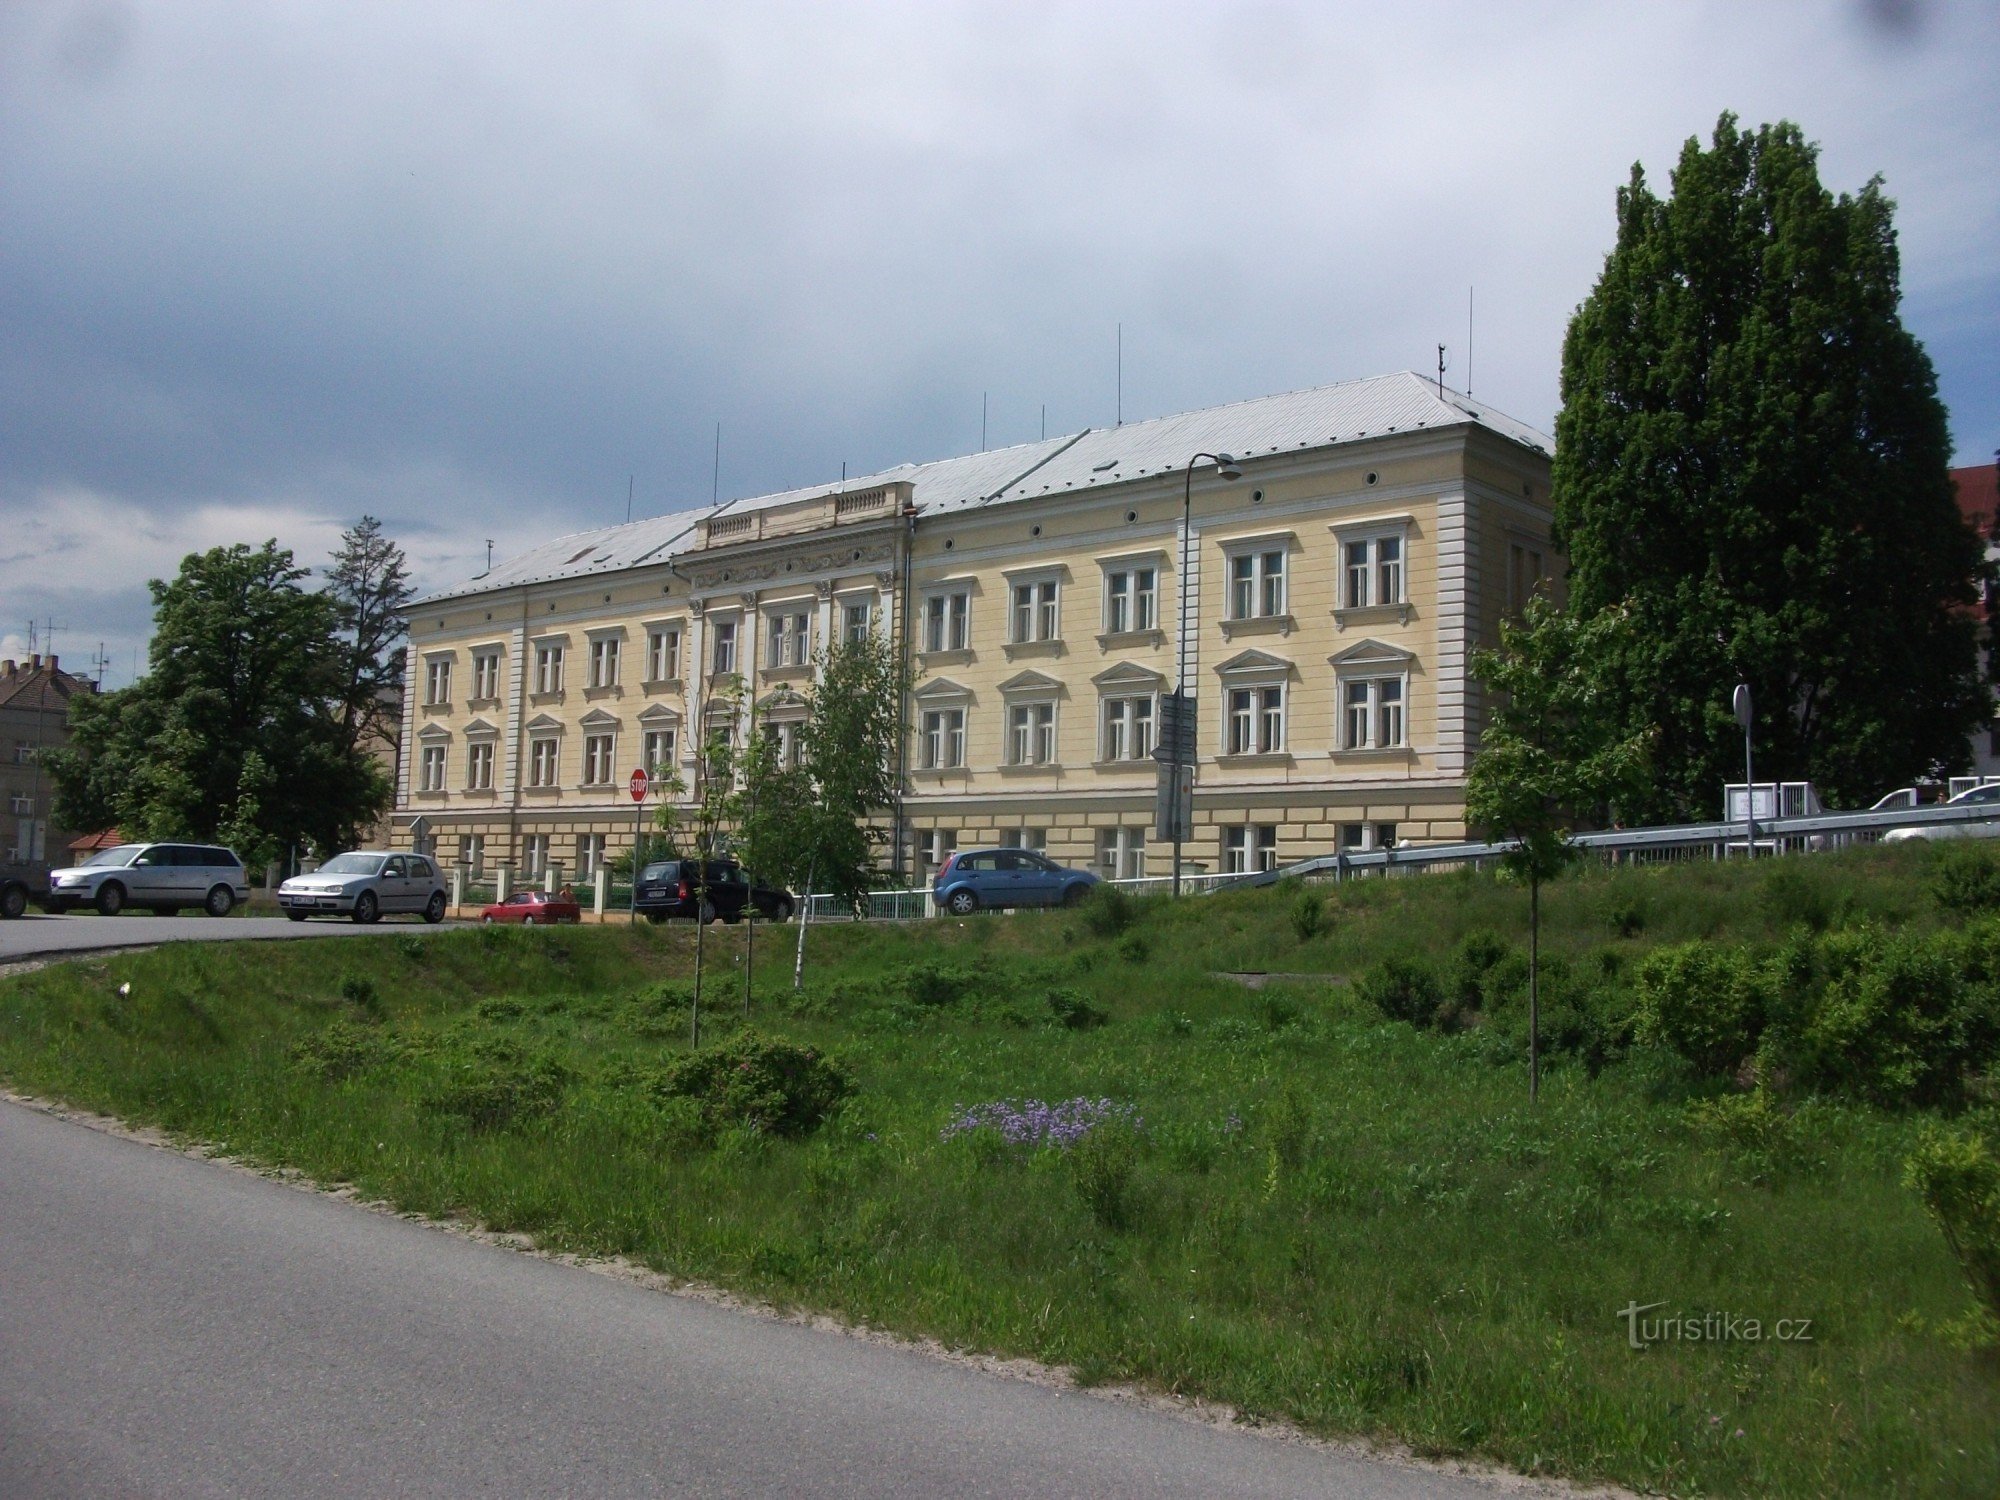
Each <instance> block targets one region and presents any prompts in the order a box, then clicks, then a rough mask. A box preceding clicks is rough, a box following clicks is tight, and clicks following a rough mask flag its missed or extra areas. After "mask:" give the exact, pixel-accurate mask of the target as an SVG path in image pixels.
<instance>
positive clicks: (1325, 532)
mask: <svg viewBox="0 0 2000 1500" xmlns="http://www.w3.org/2000/svg"><path fill="white" fill-rule="evenodd" d="M1552 447H1553V442H1552V440H1551V439H1550V438H1549V437H1548V436H1547V435H1545V434H1543V433H1540V432H1538V431H1536V430H1534V429H1532V428H1530V427H1527V426H1526V425H1524V424H1522V423H1520V422H1517V421H1515V420H1513V419H1512V418H1510V417H1507V416H1504V415H1502V414H1500V413H1498V412H1495V411H1493V410H1492V409H1491V408H1490V407H1489V406H1487V405H1485V404H1484V403H1481V402H1477V401H1474V400H1472V399H1470V398H1469V397H1467V396H1465V395H1463V394H1461V393H1458V392H1455V391H1452V390H1450V389H1448V388H1440V387H1439V386H1438V385H1437V383H1436V382H1434V381H1430V380H1427V379H1425V378H1424V377H1422V376H1419V375H1415V374H1409V373H1405V374H1397V375H1389V376H1383V377H1379V378H1374V379H1368V380H1358V381H1350V382H1347V383H1344V384H1341V385H1334V386H1327V387H1322V388H1318V389H1314V390H1307V391H1300V392H1294V393H1291V394H1288V395H1281V396H1271V397H1265V398H1261V399H1258V400H1253V401H1245V402H1239V403H1236V404H1234V405H1229V406H1222V407H1215V408H1211V409H1208V410H1204V411H1197V412H1190V413H1186V414H1183V415H1180V416H1174V417H1165V418H1160V419H1157V420H1152V421H1145V422H1135V423H1129V424H1126V425H1123V426H1118V427H1112V428H1097V429H1086V430H1084V431H1082V432H1078V433H1073V434H1068V435H1064V436H1061V437H1055V438H1049V439H1046V440H1044V441H1039V442H1034V443H1025V444H1021V445H1018V446H1015V447H1010V448H1005V449H998V450H993V451H989V452H984V453H978V454H972V455H967V456H965V457H961V458H953V459H946V460H942V461H939V462H934V463H924V464H905V465H902V466H900V467H898V468H895V469H890V470H887V471H885V472H883V473H880V474H875V475H871V476H869V477H867V478H865V479H856V480H850V481H847V482H845V483H842V484H835V485H820V486H815V487H812V488H809V489H801V490H794V491H789V492H785V493H782V494H776V495H768V496H761V497H758V498H755V499H748V500H740V501H734V502H729V503H726V504H724V505H721V506H715V507H704V508H702V509H698V510H693V511H688V512H684V513H681V514H677V515H669V516H663V517H658V518H654V519H651V520H644V521H637V522H633V523H631V524H629V525H625V526H617V527H610V528H606V529H604V530H599V531H591V532H584V533H579V534H577V535H574V536H569V537H564V538H561V539H560V540H558V541H554V542H551V543H548V544H546V545H544V546H542V547H539V548H536V549H535V550H533V551H531V552H529V553H527V554H525V555H523V556H521V557H518V558H515V559H513V560H511V561H509V562H505V563H502V564H499V565H497V566H495V567H494V568H493V569H492V570H491V571H490V572H487V573H484V574H481V575H480V576H478V577H476V578H474V579H471V580H469V581H468V582H467V583H465V584H463V585H461V586H459V587H456V588H453V589H449V590H446V591H443V592H441V593H438V594H435V595H433V596H431V597H429V598H426V599H421V600H418V601H417V602H415V603H414V604H412V605H411V607H410V609H409V611H408V622H409V627H410V670H409V672H408V674H407V695H406V702H405V712H404V718H403V725H404V733H403V738H402V746H403V748H402V753H401V756H400V759H399V763H398V773H397V814H396V821H397V824H398V826H399V828H401V829H404V830H407V829H408V828H409V826H410V824H411V822H412V820H413V819H415V818H417V817H418V816H421V817H422V818H423V819H424V825H425V827H426V828H427V829H428V832H429V835H430V838H431V840H432V847H433V849H434V851H435V852H436V853H437V854H438V855H439V856H440V857H442V858H444V859H445V860H447V861H455V862H458V863H460V864H462V865H465V866H469V867H471V868H473V869H484V868H488V867H491V866H494V865H498V864H502V863H504V864H508V865H510V866H512V867H513V868H515V869H517V870H519V871H522V872H524V873H526V874H528V875H530V876H533V875H535V874H538V873H540V872H542V871H544V870H545V869H546V868H547V867H548V866H549V865H550V864H551V863H560V864H561V865H562V866H563V868H564V870H565V871H566V872H568V873H571V874H574V875H577V876H587V875H588V874H589V873H590V871H591V870H592V869H593V868H594V867H595V865H596V864H597V863H598V862H599V861H601V860H603V859H604V858H606V857H607V856H608V855H610V854H614V853H616V852H618V851H619V850H620V849H622V848H626V847H629V844H630V841H631V838H632V834H633V809H632V804H631V803H630V801H629V800H628V798H627V796H626V792H625V782H626V778H627V777H628V775H629V773H630V772H631V771H632V770H633V769H635V768H639V767H646V768H649V769H662V770H667V771H670V772H673V773H676V774H678V775H679V776H680V777H681V778H682V779H683V780H685V781H689V782H692V780H693V774H694V771H695V766H694V753H695V750H696V748H697V744H698V741H699V740H700V738H701V737H702V736H703V735H704V734H708V733H716V732H720V733H725V734H729V735H732V736H743V735H747V734H749V733H752V732H758V733H765V734H769V735H771V736H772V737H773V738H775V739H777V740H778V741H779V743H780V745H781V747H782V746H784V745H785V744H787V743H788V742H789V736H790V735H791V734H792V733H793V731H794V727H795V726H796V724H797V723H798V722H799V720H800V719H801V718H802V717H803V714H804V694H805V693H806V692H807V691H809V689H810V686H811V681H812V677H813V672H814V665H813V663H814V658H815V655H816V653H818V652H819V651H820V649H821V648H822V647H823V646H825V645H826V644H827V643H828V642H831V641H837V640H840V639H842V638H845V637H849V636H852V635H854V634H857V633H859V632H864V631H882V632H886V633H887V634H888V636H889V638H890V639H891V640H893V641H894V642H895V643H896V645H897V647H898V649H899V651H901V652H902V653H903V654H904V655H905V656H906V658H907V659H908V660H909V661H910V662H911V663H912V665H913V667H914V669H915V682H916V685H915V688H914V691H913V693H912V695H911V701H910V704H909V711H908V714H907V716H906V731H907V739H906V753H905V756H904V762H905V763H904V765H903V767H902V768H901V771H902V779H903V786H904V794H903V798H902V803H901V805H900V806H899V807H898V808H896V809H893V810H891V816H892V820H893V822H894V825H895V827H896V829H897V838H896V847H895V849H894V850H893V851H891V858H892V861H893V863H894V864H895V866H896V867H897V868H898V869H899V870H900V871H901V872H902V873H903V874H904V875H905V878H908V879H911V880H917V881H921V880H926V879H928V877H929V875H930V873H931V872H932V871H933V870H934V869H935V867H936V865H937V864H938V863H940V862H941V861H942V860H943V858H944V857H945V855H946V854H947V853H949V852H950V851H951V850H952V849H954V848H963V847H969V846H972V845H975V844H996V843H997V844H1014V845H1020V846H1024V847H1029V848H1035V849H1040V850H1043V851H1045V852H1046V853H1047V854H1048V855H1050V856H1051V857H1052V858H1055V859H1058V860H1061V861H1063V862H1065V863H1070V864H1079V865H1082V864H1088V865H1092V866H1095V867H1096V868H1097V869H1099V870H1100V872H1102V873H1104V874H1106V875H1109V876H1116V877H1130V876H1139V875H1144V874H1153V875H1158V874H1163V873H1166V872H1167V871H1168V869H1169V868H1170V861H1169V859H1168V856H1167V853H1166V851H1165V850H1163V849H1161V848H1160V847H1159V846H1158V845H1157V843H1156V841H1155V840H1154V838H1153V833H1152V830H1153V825H1154V809H1155V788H1156V784H1157V769H1156V764H1155V762H1154V760H1153V758H1152V753H1151V752H1152V750H1153V748H1154V746H1155V744H1156V741H1157V736H1158V734H1159V730H1160V724H1161V719H1162V712H1161V702H1162V699H1163V696H1164V695H1166V694H1168V693H1169V692H1171V691H1172V690H1173V688H1174V687H1175V685H1176V682H1177V681H1179V680H1180V679H1182V677H1183V674H1184V675H1185V686H1186V689H1187V691H1188V692H1189V693H1190V694H1191V695H1192V696H1193V698H1194V701H1195V704H1196V711H1197V714H1198V730H1199V733H1198V745H1197V751H1198V757H1199V760H1198V765H1197V769H1196V781H1195V790H1194V798H1193V814H1194V816H1193V821H1194V829H1193V842H1192V843H1191V844H1190V845H1188V847H1187V849H1186V851H1185V858H1186V859H1187V860H1188V861H1189V863H1190V865H1191V867H1193V868H1197V869H1206V870H1210V871H1243V870H1251V869H1257V868H1264V867H1268V866H1271V865H1273V864H1276V863H1279V862H1288V861H1291V860H1294V859H1299V858H1304V857H1306V856H1308V855H1312V854H1324V853H1328V852H1331V851H1332V850H1334V849H1336V848H1342V847H1345V848H1350V849H1367V848H1374V847H1379V846H1381V845H1384V844H1392V843H1398V842H1404V841H1418V842H1421V841H1428V840H1441V839H1455V838H1459V837H1462V836H1463V834H1464V832H1465V823H1464V788H1465V776H1466V771H1467V768H1468V766H1469V764H1470V762H1471V759H1472V755H1473V752H1474V750H1475V748H1476V746H1477V743H1478V737H1479V732H1480V728H1481V725H1482V715H1481V706H1480V697H1479V691H1478V687H1477V684H1476V683H1475V682H1474V681H1472V680H1471V678H1470V677H1469V675H1468V657H1469V655H1470V653H1471V651H1472V650H1474V649H1475V648H1476V647H1479V646H1481V645H1486V644H1490V643H1492V642H1494V641H1495V640H1496V638H1497V632H1498V627H1499V623H1500V621H1501V620H1502V619H1503V618H1504V617H1506V616H1507V615H1508V614H1510V613H1511V612H1515V611H1518V610H1519V609H1520V608H1521V607H1523V606H1524V605H1525V603H1526V602H1527V599H1528V598H1529V597H1530V596H1531V595H1532V594H1533V593H1535V592H1536V591H1537V590H1539V589H1543V588H1547V587H1553V586H1555V582H1554V581H1555V580H1556V579H1558V578H1559V575H1560V573H1561V571H1562V570H1561V565H1560V559H1559V558H1558V557H1557V556H1556V554H1555V552H1554V550H1553V548H1552V547H1551V545H1550V542H1549V519H1550V513H1549V455H1550V452H1551V450H1552ZM1220 454H1228V455H1231V456H1232V458H1233V460H1234V466H1235V467H1234V472H1237V473H1239V474H1240V477H1238V478H1236V479H1234V480H1233V481H1232V480H1230V479H1227V478H1225V477H1224V476H1223V475H1222V474H1221V473H1220V472H1219V471H1218V465H1217V462H1216V460H1215V457H1214V455H1220ZM1191 464H1192V468H1190V465H1191ZM1190 473H1191V474H1192V483H1191V485H1190V482H1189V475H1190ZM1190 494H1191V504H1190V506H1189V512H1190V513H1189V522H1190V524H1187V525H1185V526H1184V524H1183V505H1184V499H1186V498H1187V497H1188V496H1190ZM1183 581H1185V586H1186V598H1185V600H1183V597H1182V584H1183ZM1183 616H1185V619H1186V622H1187V627H1188V628H1187V633H1186V637H1185V641H1183V637H1182V634H1181V622H1182V619H1183ZM1183 648H1184V649H1183ZM405 837H406V838H407V834H405Z"/></svg>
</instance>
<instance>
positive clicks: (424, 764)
mask: <svg viewBox="0 0 2000 1500" xmlns="http://www.w3.org/2000/svg"><path fill="white" fill-rule="evenodd" d="M449 759H450V757H449V756H447V755H446V753H445V747H444V746H443V745H420V746H418V755H417V775H418V782H417V790H418V791H420V792H441V791H443V790H444V778H445V770H446V766H447V764H448V762H449Z"/></svg>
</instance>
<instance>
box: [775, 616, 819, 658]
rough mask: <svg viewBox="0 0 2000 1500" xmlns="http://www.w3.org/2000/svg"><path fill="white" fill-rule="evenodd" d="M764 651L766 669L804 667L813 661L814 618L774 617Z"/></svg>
mask: <svg viewBox="0 0 2000 1500" xmlns="http://www.w3.org/2000/svg"><path fill="white" fill-rule="evenodd" d="M766 629H767V631H768V633H769V640H768V644H767V645H766V647H765V650H764V665H765V666H766V667H803V666H805V665H807V664H808V663H809V662H811V660H812V616H811V615H808V614H802V613H801V614H783V615H772V616H771V617H770V621H769V623H768V625H767V626H766Z"/></svg>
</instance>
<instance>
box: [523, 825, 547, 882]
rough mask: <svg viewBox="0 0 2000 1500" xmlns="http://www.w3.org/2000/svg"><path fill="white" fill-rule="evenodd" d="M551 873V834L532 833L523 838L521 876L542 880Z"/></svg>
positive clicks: (525, 878)
mask: <svg viewBox="0 0 2000 1500" xmlns="http://www.w3.org/2000/svg"><path fill="white" fill-rule="evenodd" d="M548 873H549V836H548V835H547V834H546V833H531V834H528V835H527V836H525V837H524V838H523V839H522V840H521V877H522V879H524V880H540V879H541V878H542V877H543V876H544V875H546V874H548Z"/></svg>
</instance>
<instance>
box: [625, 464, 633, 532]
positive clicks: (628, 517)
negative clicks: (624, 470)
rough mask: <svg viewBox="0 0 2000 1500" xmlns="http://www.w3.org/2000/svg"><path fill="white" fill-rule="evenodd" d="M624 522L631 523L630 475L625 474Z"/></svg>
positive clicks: (628, 524)
mask: <svg viewBox="0 0 2000 1500" xmlns="http://www.w3.org/2000/svg"><path fill="white" fill-rule="evenodd" d="M625 524H626V525H627V526H630V525H631V524H632V476H631V475H630V474H627V475H626V476H625Z"/></svg>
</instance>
